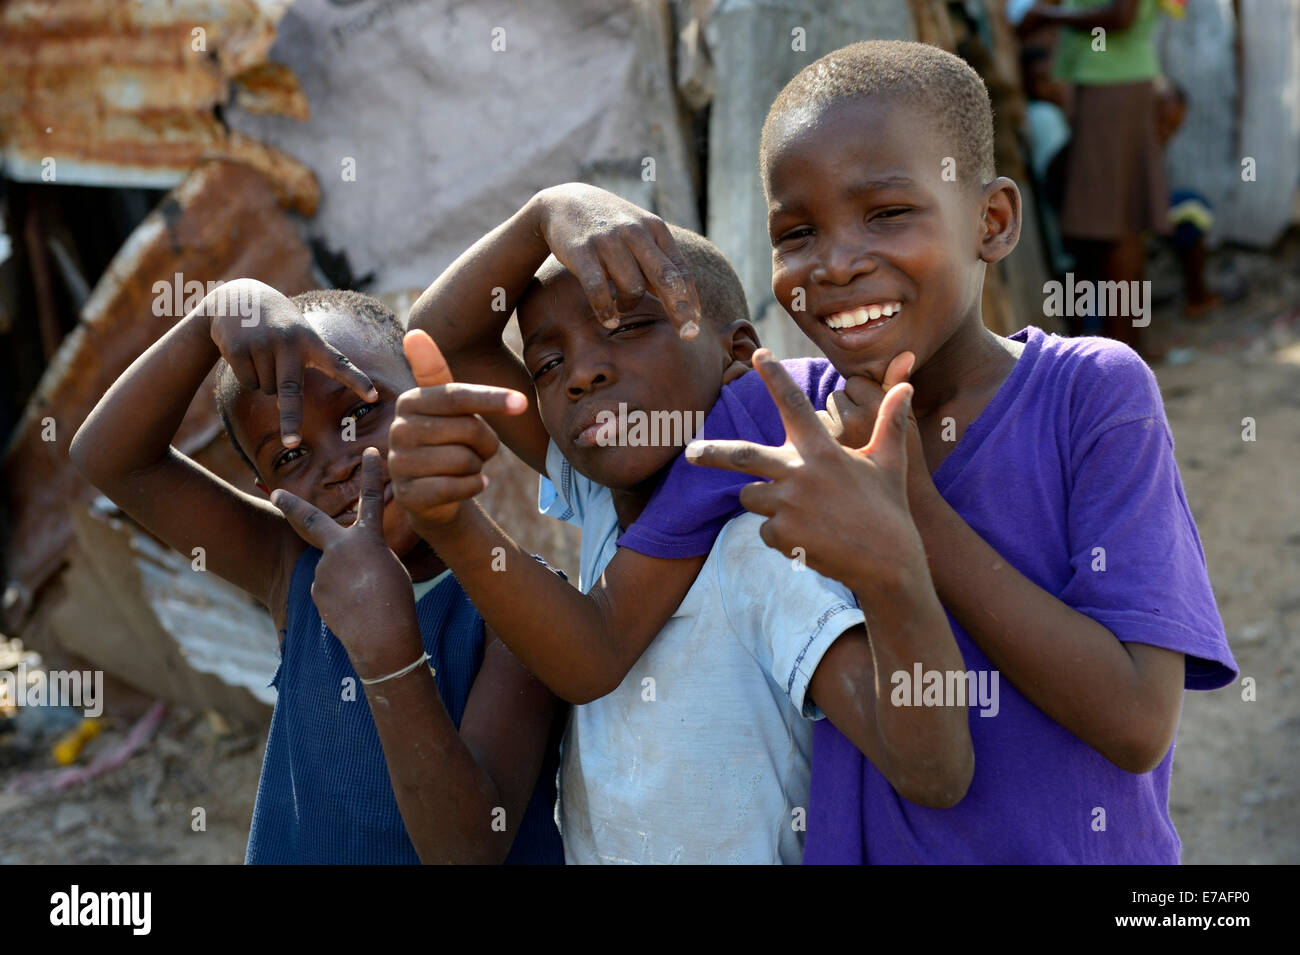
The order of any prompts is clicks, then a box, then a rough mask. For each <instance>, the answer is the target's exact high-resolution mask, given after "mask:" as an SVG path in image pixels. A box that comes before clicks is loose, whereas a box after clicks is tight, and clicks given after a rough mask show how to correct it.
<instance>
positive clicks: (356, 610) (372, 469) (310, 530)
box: [271, 448, 419, 677]
mask: <svg viewBox="0 0 1300 955" xmlns="http://www.w3.org/2000/svg"><path fill="white" fill-rule="evenodd" d="M271 503H272V504H274V505H275V506H276V507H278V508H279V509H280V510H281V511H282V512H283V513H284V516H285V518H286V519H287V520H288V521H289V524H290V525H291V526H292V527H293V529H294V530H295V531H297V532H298V536H299V537H301V538H302V539H303V540H304V541H306V542H307V543H308V544H310V545H312V546H313V547H318V548H320V550H321V551H322V552H323V556H322V557H321V559H320V563H318V564H317V565H316V579H315V580H314V581H313V582H312V585H311V599H312V601H313V602H314V603H315V604H316V609H317V610H318V611H320V617H321V620H323V621H325V625H326V626H328V627H329V628H330V630H332V631H333V632H334V634H335V636H337V637H338V638H339V641H340V642H341V643H342V644H343V647H344V649H346V650H347V651H348V655H349V656H350V657H351V658H352V660H353V664H354V665H355V666H356V667H357V671H358V673H359V674H360V675H361V676H362V677H368V676H373V675H375V674H373V673H368V672H363V671H364V666H363V663H364V661H365V659H366V657H367V656H368V652H367V651H368V650H370V649H373V648H369V647H367V645H366V637H367V636H368V634H370V633H371V631H372V630H377V629H379V627H380V625H381V624H382V626H383V629H384V630H385V631H392V630H393V629H395V627H396V625H397V624H399V623H404V624H407V625H408V628H407V629H408V631H409V632H411V633H419V627H418V625H416V623H415V594H414V591H413V590H412V589H411V577H410V574H408V573H407V571H406V568H405V567H403V566H402V562H401V561H400V560H398V559H397V555H396V554H394V553H393V552H392V550H391V549H389V547H388V544H387V542H386V541H385V540H384V471H383V466H382V464H381V462H380V457H379V452H378V451H377V450H376V449H374V448H366V450H365V452H364V453H363V455H362V457H361V499H360V502H359V503H358V505H357V519H356V521H355V522H353V524H352V525H351V526H350V527H343V526H342V525H341V524H339V523H338V522H337V521H335V520H334V518H332V517H330V516H329V515H328V514H326V513H325V512H324V511H322V510H321V509H320V508H318V507H316V506H315V505H314V504H311V503H309V502H308V501H304V500H303V499H302V498H300V497H298V496H297V495H295V494H291V493H290V492H288V491H285V490H281V489H278V488H277V489H276V490H275V491H272V492H271ZM404 615H405V616H404ZM408 655H409V654H408Z"/></svg>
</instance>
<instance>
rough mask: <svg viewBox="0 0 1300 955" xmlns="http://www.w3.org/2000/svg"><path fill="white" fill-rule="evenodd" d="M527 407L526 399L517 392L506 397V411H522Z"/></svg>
mask: <svg viewBox="0 0 1300 955" xmlns="http://www.w3.org/2000/svg"><path fill="white" fill-rule="evenodd" d="M527 407H528V399H527V398H525V397H524V396H523V395H521V394H519V392H517V391H516V392H514V393H512V394H509V395H507V396H506V410H507V411H523V410H524V409H525V408H527Z"/></svg>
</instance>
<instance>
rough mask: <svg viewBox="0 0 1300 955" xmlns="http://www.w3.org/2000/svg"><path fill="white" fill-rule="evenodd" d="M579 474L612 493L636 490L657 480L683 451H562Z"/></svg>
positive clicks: (564, 449)
mask: <svg viewBox="0 0 1300 955" xmlns="http://www.w3.org/2000/svg"><path fill="white" fill-rule="evenodd" d="M561 451H562V452H563V453H564V455H565V457H567V458H568V459H569V462H570V463H571V464H572V465H573V467H574V468H575V469H576V470H577V472H578V473H579V474H581V475H582V476H583V477H585V478H587V479H588V480H591V481H595V482H596V483H597V484H599V485H602V486H603V487H607V488H609V489H610V490H613V491H631V490H635V489H637V488H639V487H641V486H642V485H644V484H646V483H647V482H649V481H651V480H653V479H655V478H657V477H658V476H659V475H660V474H661V473H662V472H663V470H664V469H665V468H667V467H668V466H669V465H670V464H672V463H673V461H674V460H676V458H677V455H679V454H680V453H681V451H682V449H681V448H666V447H646V448H619V447H608V448H602V447H595V448H577V447H569V448H561Z"/></svg>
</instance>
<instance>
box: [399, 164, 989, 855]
mask: <svg viewBox="0 0 1300 955" xmlns="http://www.w3.org/2000/svg"><path fill="white" fill-rule="evenodd" d="M610 222H626V224H627V228H626V231H625V233H624V242H623V244H622V245H621V246H615V245H603V246H600V247H595V246H593V245H591V244H590V243H589V242H588V241H587V240H586V238H585V236H586V233H587V230H588V224H591V225H593V226H596V227H599V228H601V229H605V230H608V225H609V223H610ZM674 240H675V241H674ZM552 252H554V253H555V256H556V259H558V260H559V261H558V262H556V261H549V262H548V261H547V259H548V256H549V255H550V253H552ZM560 263H563V265H561V264H560ZM539 267H542V268H541V271H540V272H538V271H537V270H538V268H539ZM535 273H536V275H534V274H535ZM596 275H599V280H598V281H596V280H593V277H594V276H596ZM686 275H689V276H690V279H692V280H693V286H692V284H691V282H688V281H686V279H685V276H686ZM607 277H608V279H609V280H610V284H612V285H613V290H611V289H610V287H609V284H606V281H607ZM642 277H644V280H643V279H642ZM695 288H698V289H699V290H700V292H699V301H696V299H695V291H694V289H695ZM515 306H517V307H518V312H519V322H520V331H521V333H522V335H523V344H524V351H523V361H522V362H521V361H520V360H519V359H518V358H517V357H515V356H514V354H513V353H512V352H510V350H509V349H508V348H507V347H506V346H505V345H504V343H503V342H502V339H501V335H502V332H503V330H504V326H505V322H506V319H507V318H508V316H509V315H510V311H511V308H513V307H515ZM701 306H703V307H701ZM684 315H689V316H691V317H690V318H689V321H690V323H692V324H694V325H695V329H694V331H695V332H696V333H697V336H695V335H691V334H690V331H687V332H686V333H685V337H692V338H696V340H694V341H686V340H684V337H683V336H679V334H678V329H677V325H678V324H679V323H682V320H683V316H684ZM597 316H598V317H600V318H601V321H600V322H597V321H594V320H593V317H597ZM611 319H612V320H613V321H612V322H611ZM408 324H409V326H410V327H411V328H412V329H415V330H419V331H428V332H432V333H433V334H434V335H435V336H436V338H437V340H438V342H439V343H440V344H441V346H442V349H443V350H444V351H445V352H446V354H447V356H448V357H447V360H446V361H444V360H443V358H442V354H441V353H440V351H439V349H438V348H436V347H435V346H434V345H433V343H432V342H431V341H429V339H428V338H427V337H425V336H423V335H420V334H418V333H412V334H408V336H407V342H406V345H407V355H408V359H409V360H410V362H411V367H412V370H413V372H414V373H415V376H416V380H417V382H418V383H419V384H420V385H421V387H420V388H418V389H416V390H413V391H410V392H407V393H406V394H404V395H403V396H401V397H400V398H399V401H398V409H397V416H396V418H395V419H394V422H393V426H392V430H391V434H390V456H389V472H390V476H391V478H392V481H393V488H394V494H395V498H396V500H398V502H399V503H401V504H402V505H403V506H404V507H405V508H406V509H407V511H408V513H409V515H410V517H411V520H412V523H413V526H415V527H416V528H417V530H418V531H419V532H420V533H421V535H422V536H424V537H425V538H426V539H427V540H428V541H429V542H430V543H431V544H433V546H434V547H435V549H436V550H437V551H438V553H439V555H440V556H441V557H442V558H443V560H444V561H446V563H447V564H448V566H450V567H451V568H452V570H453V571H454V572H455V574H456V576H457V578H458V580H459V581H460V582H461V584H462V586H463V587H464V588H465V590H466V592H467V593H469V594H470V596H471V599H473V600H474V602H475V604H476V605H477V606H479V607H481V608H483V615H484V618H485V619H486V620H487V621H488V623H489V625H490V626H492V628H493V629H494V631H495V632H496V633H498V634H499V635H500V637H501V639H502V640H503V641H504V642H505V643H506V644H507V646H509V647H510V648H511V649H512V650H513V651H514V652H515V654H516V655H517V656H518V657H519V659H520V660H521V661H522V662H523V663H524V664H525V665H526V666H527V667H528V668H529V669H530V670H531V671H532V672H533V673H534V674H535V675H536V676H537V677H538V678H539V679H541V680H542V681H543V682H545V683H546V684H547V685H548V686H550V687H551V689H552V690H553V691H554V692H555V693H556V694H557V695H558V696H560V697H561V698H564V699H567V700H569V701H571V702H573V703H576V704H580V705H578V706H576V707H575V709H574V713H573V715H572V716H571V718H570V722H569V727H568V731H567V735H566V741H565V746H564V755H563V765H562V769H561V791H560V817H561V828H562V835H563V838H564V843H565V853H566V858H567V859H568V860H569V861H570V862H698V863H707V862H797V861H799V859H800V856H801V852H802V841H803V840H802V819H803V813H802V811H801V810H802V808H803V807H804V806H806V804H807V803H806V799H807V793H808V777H809V758H810V751H811V725H812V724H811V721H810V720H811V719H815V718H818V717H820V715H821V712H820V711H825V714H826V715H827V716H829V717H830V718H831V719H832V721H833V722H834V723H835V725H836V726H837V727H838V728H839V729H840V730H841V731H842V732H844V733H845V735H846V736H848V737H849V738H850V739H853V740H854V742H855V743H856V744H857V745H858V746H859V748H861V750H862V751H863V753H864V754H866V755H867V756H868V758H870V759H872V761H873V762H874V763H876V765H877V766H879V767H880V769H881V771H882V773H883V774H884V775H885V776H886V778H888V779H889V780H890V781H891V783H892V784H893V785H894V786H895V788H896V789H897V790H898V791H899V793H900V794H902V795H904V796H905V797H907V798H909V799H912V800H913V801H915V802H920V803H922V804H925V805H931V806H948V805H953V804H954V803H956V802H957V801H958V800H960V798H961V797H962V795H964V793H965V789H966V786H967V785H968V783H969V779H970V775H971V772H972V768H973V757H972V755H971V750H970V734H969V728H968V725H967V715H966V710H965V708H964V707H894V706H891V705H890V703H889V700H888V694H887V693H886V694H883V695H881V694H878V693H877V689H876V688H877V684H878V683H879V684H881V685H885V684H887V683H888V678H887V677H884V674H886V673H894V672H900V671H901V672H908V673H910V672H911V671H912V669H913V667H914V666H916V665H920V666H922V667H923V669H926V670H931V669H939V670H944V669H949V670H962V669H963V666H962V661H961V657H960V655H959V654H958V653H957V650H956V645H955V643H954V641H953V638H952V635H951V632H950V630H948V627H947V622H946V617H944V615H943V611H942V608H941V607H938V605H937V601H936V605H935V607H933V608H930V607H925V608H922V611H921V612H919V613H918V612H916V609H915V608H914V607H908V608H907V612H906V614H905V615H902V614H900V615H899V616H900V617H901V616H905V617H906V619H905V620H904V619H898V620H895V619H893V618H891V617H890V615H889V613H888V610H887V609H886V610H885V611H884V612H882V611H880V610H875V611H873V613H874V616H873V617H872V620H873V636H874V638H875V639H873V640H870V641H869V640H868V639H867V635H866V631H865V628H864V626H863V621H864V617H863V613H862V611H861V610H860V609H858V607H857V606H856V604H855V601H854V598H853V595H852V594H851V593H850V592H849V591H848V590H847V588H845V587H843V586H842V585H840V584H838V583H836V582H834V581H831V580H828V579H826V578H823V577H821V576H820V575H818V574H816V573H814V572H813V571H811V570H808V569H806V568H804V567H803V566H802V565H801V563H800V562H799V561H797V560H795V561H791V560H790V559H788V558H786V557H783V556H782V555H780V554H779V553H778V552H776V551H774V550H771V549H770V548H767V547H766V546H765V545H764V543H763V540H762V538H761V537H760V534H759V525H760V524H761V523H762V522H761V520H759V519H757V518H753V517H749V516H744V517H739V518H737V519H736V520H734V521H733V522H732V523H731V524H730V525H728V526H727V528H726V530H725V532H724V533H723V534H722V535H721V536H720V537H719V539H718V541H717V543H716V545H715V546H714V548H713V550H712V552H711V553H710V554H709V555H708V556H707V558H706V557H689V558H683V559H680V560H676V559H658V558H650V557H646V556H644V555H640V554H637V553H635V552H631V551H627V550H625V549H619V548H618V547H617V539H618V536H619V533H620V530H625V529H626V528H627V527H629V526H630V525H631V523H632V522H633V521H635V519H636V517H637V515H638V514H639V513H640V511H641V510H642V509H643V508H644V507H645V505H646V503H647V502H648V500H649V498H650V495H651V494H652V493H653V491H654V489H655V488H656V486H657V485H658V483H659V480H660V478H661V477H662V475H663V474H664V473H665V471H666V469H667V468H668V467H669V466H670V465H671V464H672V462H673V460H674V459H675V458H676V456H677V454H678V452H679V450H680V447H681V446H682V445H684V444H685V442H686V441H687V440H689V439H690V437H692V434H693V432H694V430H695V427H694V425H695V423H696V422H697V421H699V420H702V419H703V416H704V414H705V413H707V411H708V410H709V409H710V408H711V407H712V406H713V404H714V402H715V401H716V400H717V398H718V395H719V393H720V392H721V389H722V386H723V383H724V378H726V377H730V376H733V375H735V374H738V373H742V372H743V370H744V365H745V363H747V361H748V359H749V356H750V355H751V354H752V353H753V350H754V349H755V348H756V347H757V345H758V342H757V336H756V334H755V333H754V330H753V327H752V326H751V325H750V323H749V321H748V316H747V309H746V306H745V302H744V294H743V291H742V290H741V287H740V283H739V281H738V279H737V278H736V276H735V273H734V271H732V269H731V268H730V266H729V265H728V264H727V262H726V260H725V258H723V256H722V255H721V253H719V252H718V251H717V250H716V249H715V248H714V247H713V246H712V245H710V244H709V243H708V242H707V241H706V240H704V239H703V238H702V237H699V236H696V235H694V234H693V233H689V232H687V231H686V230H676V229H674V230H673V231H672V232H671V233H670V232H669V229H668V227H667V226H665V225H664V223H662V222H661V221H660V220H658V219H657V218H655V217H653V216H651V215H649V214H648V213H645V212H643V211H642V210H640V209H637V208H636V207H635V206H632V205H630V204H628V203H625V202H623V201H622V200H620V199H618V198H617V197H614V196H611V195H609V194H607V193H604V192H601V191H600V190H596V189H593V188H591V187H585V186H577V185H570V186H564V187H557V188H555V189H550V190H544V191H543V192H542V193H539V194H538V195H537V196H536V197H534V199H533V200H531V201H530V202H529V203H528V204H527V205H526V206H525V207H524V208H523V209H521V210H520V211H519V213H517V214H516V215H515V216H513V217H511V219H509V220H507V221H506V222H505V223H503V224H502V225H501V226H499V227H498V228H497V229H496V230H494V231H493V232H492V233H489V235H487V236H485V237H484V238H483V239H482V240H480V241H479V242H478V243H477V244H476V245H475V246H474V247H472V248H471V249H470V250H469V251H467V252H466V253H465V254H464V255H463V256H461V258H460V259H458V260H457V261H456V262H455V263H454V264H453V265H452V266H451V268H449V269H448V270H447V271H446V272H445V273H444V274H443V275H442V276H441V277H440V278H439V279H438V280H437V281H436V282H435V283H434V284H433V285H432V286H431V287H430V288H429V290H428V291H426V292H425V294H424V295H423V296H422V297H421V299H420V300H419V301H418V302H417V303H416V305H415V307H414V308H413V309H412V312H411V316H410V321H409V323H408ZM611 325H616V326H617V327H611ZM449 364H450V367H449ZM453 373H454V374H455V375H456V377H457V378H458V379H460V382H475V383H476V384H467V383H460V382H453V380H452V374H453ZM530 385H531V387H532V388H533V389H535V394H536V402H535V403H531V404H530V403H529V402H527V400H526V399H524V396H523V395H522V394H520V393H519V391H518V390H508V389H509V388H514V389H521V388H524V387H529V386H530ZM502 386H505V387H502ZM895 404H897V403H896V402H895ZM896 410H897V408H895V411H896ZM479 415H482V416H483V417H479ZM484 418H486V419H487V421H488V422H490V423H491V424H492V426H493V427H494V428H495V429H496V432H497V434H499V435H500V437H501V439H503V440H505V441H506V443H507V444H508V445H509V446H510V447H511V448H512V450H514V451H515V452H516V453H517V454H519V455H520V457H522V458H523V459H524V460H525V461H526V462H528V463H529V464H531V465H532V466H533V467H534V468H535V469H537V470H538V471H540V472H542V473H543V474H545V475H546V476H547V477H548V478H549V487H548V485H547V483H546V482H544V483H543V488H542V505H543V510H544V511H545V512H546V513H548V514H551V515H552V516H555V517H557V518H560V519H564V520H570V521H573V522H575V523H577V524H579V525H580V526H581V527H582V530H583V540H582V556H581V572H580V581H579V583H580V587H579V590H574V589H573V588H572V587H571V586H569V585H568V584H566V583H564V582H563V581H560V580H559V579H558V578H553V579H554V581H555V582H556V583H557V584H558V585H559V586H554V585H553V584H552V583H551V582H549V581H546V580H544V579H543V577H542V576H539V575H538V574H536V573H533V571H532V569H531V568H530V567H528V566H526V564H534V565H535V562H534V561H531V560H525V559H524V558H525V557H526V555H525V554H524V552H523V551H521V550H520V549H519V548H518V547H517V546H516V545H515V544H514V543H513V542H512V541H510V539H509V538H508V537H506V536H505V535H504V533H503V532H502V531H501V530H500V529H499V528H497V527H496V526H495V525H494V524H493V523H492V522H491V521H490V519H488V518H487V517H486V515H484V514H483V512H482V511H481V509H479V508H478V507H477V505H476V504H472V503H471V504H470V505H468V506H462V502H464V501H467V500H468V499H469V498H471V497H472V496H473V495H474V494H476V493H477V492H478V491H479V490H481V489H482V488H483V487H484V486H486V480H485V478H484V477H483V476H482V475H481V474H480V473H479V472H480V471H481V467H482V463H483V461H485V460H486V459H487V458H489V457H490V456H491V455H492V454H493V453H495V450H496V441H497V436H496V434H494V433H493V431H492V429H491V428H489V427H488V426H487V424H485V422H484ZM878 430H879V429H878ZM899 435H901V429H900V431H899ZM503 549H504V550H503ZM503 553H504V555H505V560H504V570H503V569H502V561H501V557H502V554H503ZM607 565H608V569H607ZM536 566H540V565H536ZM550 576H552V577H553V575H550ZM664 620H667V621H668V622H667V624H666V625H663V626H662V629H661V623H662V621H664ZM877 671H880V673H881V677H882V678H880V679H878V678H877V676H876V673H877ZM814 701H815V703H814ZM819 708H820V710H819Z"/></svg>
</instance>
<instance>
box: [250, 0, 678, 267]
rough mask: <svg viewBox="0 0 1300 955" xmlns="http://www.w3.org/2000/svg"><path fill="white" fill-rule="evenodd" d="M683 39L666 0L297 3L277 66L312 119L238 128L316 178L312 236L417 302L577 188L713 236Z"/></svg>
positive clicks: (257, 121) (283, 32)
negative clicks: (469, 251) (687, 98)
mask: <svg viewBox="0 0 1300 955" xmlns="http://www.w3.org/2000/svg"><path fill="white" fill-rule="evenodd" d="M675 42H676V40H675V36H674V34H673V31H672V25H671V17H670V16H669V11H668V4H667V2H666V0H643V2H638V3H633V4H611V3H609V2H608V0H575V2H566V3H546V4H542V5H533V4H525V3H520V2H505V0H482V2H476V3H458V2H453V0H297V2H295V3H294V4H293V6H292V8H291V9H290V10H289V11H288V13H286V15H285V16H284V19H283V20H282V21H281V22H280V26H279V36H278V38H277V40H276V43H275V46H274V47H273V48H272V50H271V59H272V60H275V61H278V62H281V63H284V64H286V65H287V66H289V67H290V68H291V69H292V70H293V72H294V73H295V74H296V75H297V77H298V79H299V82H300V84H301V86H302V89H303V91H304V92H305V93H306V96H307V101H308V104H309V106H310V109H311V117H310V119H308V120H307V121H306V122H297V121H294V120H290V119H286V118H283V117H273V116H260V115H253V114H251V113H246V112H242V111H240V110H239V109H238V108H237V107H236V108H235V109H232V110H231V111H230V112H229V113H228V114H227V119H228V120H229V122H230V123H231V125H232V126H233V127H235V128H237V129H239V130H241V131H243V132H245V133H251V134H253V135H256V136H258V137H259V138H261V139H263V140H264V141H266V142H268V143H271V144H274V145H275V146H278V147H279V148H281V149H283V150H284V151H286V152H288V153H289V154H291V155H293V156H295V157H296V158H298V159H300V160H302V161H304V162H305V163H306V164H307V165H308V166H310V167H311V168H312V169H313V170H315V172H316V175H317V177H318V178H319V180H320V186H321V205H320V210H319V213H318V214H317V216H316V217H315V218H314V219H311V220H309V221H308V222H307V225H306V228H307V231H308V233H309V235H310V236H312V237H314V238H318V239H320V240H322V241H323V242H324V243H325V244H326V245H327V246H329V247H330V248H331V249H333V250H336V251H337V250H344V251H346V253H347V255H348V258H349V264H350V266H351V269H352V272H353V274H354V275H357V276H363V275H366V274H368V273H372V272H373V273H374V275H375V278H374V281H373V282H372V283H371V284H370V285H368V286H367V290H368V291H373V292H379V293H383V292H400V291H407V290H411V289H418V288H423V287H424V286H426V285H428V284H429V282H431V281H432V280H433V279H434V278H435V277H436V276H437V275H438V273H439V272H440V271H441V270H442V269H443V268H444V267H445V266H446V265H448V264H449V263H450V262H451V260H452V259H453V258H455V256H456V255H457V254H459V253H460V252H461V251H463V250H464V249H465V248H466V247H468V246H469V245H471V244H472V243H473V242H474V241H475V240H476V239H478V238H479V237H480V236H481V235H483V233H484V232H486V231H487V230H488V229H489V228H491V227H492V226H493V225H495V224H496V223H498V222H500V221H501V220H502V219H504V218H506V217H507V216H508V215H510V214H511V213H512V212H514V211H515V209H517V208H518V207H519V206H520V205H522V204H523V202H524V201H525V200H527V199H528V197H529V196H530V195H532V194H533V193H534V192H535V191H536V190H538V189H540V188H542V187H544V186H548V185H553V184H555V183H559V182H564V181H567V180H573V179H578V178H582V179H586V180H588V181H591V182H595V183H597V184H600V185H602V186H605V187H606V188H611V189H614V190H615V191H618V192H621V193H623V194H625V195H628V196H629V198H632V199H633V200H634V201H638V202H640V203H642V204H644V205H648V206H649V207H650V208H651V209H653V211H655V212H657V213H658V214H659V215H662V216H663V217H664V218H666V219H668V220H670V221H674V222H678V223H680V224H682V225H685V226H689V227H692V228H698V227H699V213H698V209H697V206H696V194H697V188H696V183H695V181H694V178H693V177H694V175H695V172H694V170H693V168H692V166H693V162H692V159H691V158H690V156H691V153H692V150H690V149H688V146H687V142H686V137H685V135H684V133H683V130H684V128H685V126H684V124H683V122H682V117H681V116H680V115H679V111H678V106H677V100H676V97H675V93H674V83H673V77H672V72H671V66H670V63H671V51H672V49H673V47H674V44H675Z"/></svg>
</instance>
